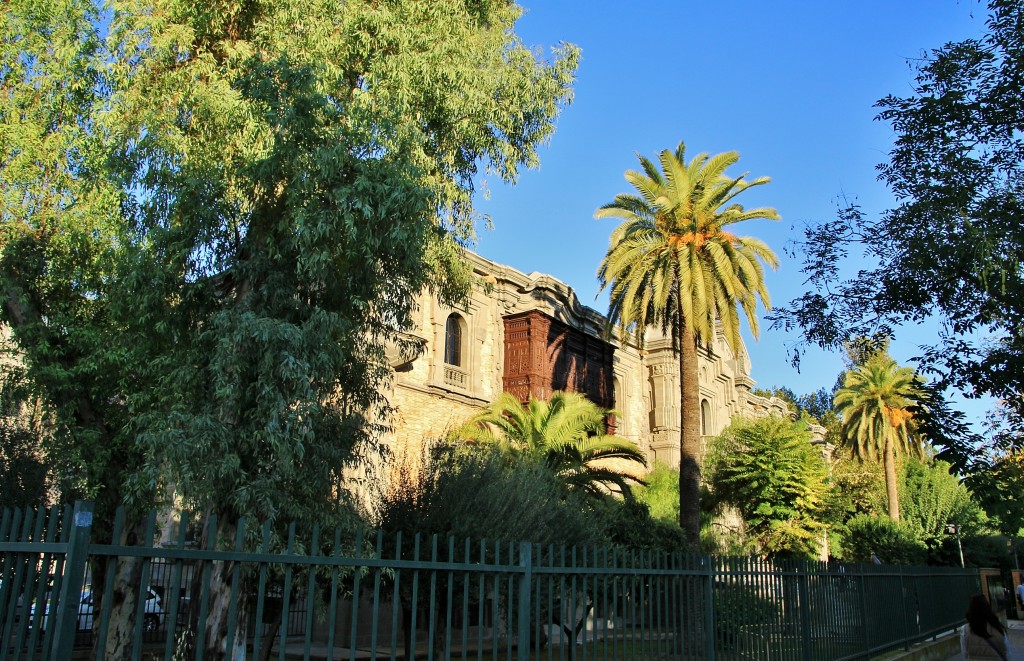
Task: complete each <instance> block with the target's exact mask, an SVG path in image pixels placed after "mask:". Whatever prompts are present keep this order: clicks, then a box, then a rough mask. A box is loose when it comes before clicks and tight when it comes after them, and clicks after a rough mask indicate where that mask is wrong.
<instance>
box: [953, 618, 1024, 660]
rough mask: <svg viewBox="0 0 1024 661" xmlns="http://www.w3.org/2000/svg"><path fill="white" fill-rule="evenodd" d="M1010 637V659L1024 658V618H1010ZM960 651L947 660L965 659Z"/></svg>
mask: <svg viewBox="0 0 1024 661" xmlns="http://www.w3.org/2000/svg"><path fill="white" fill-rule="evenodd" d="M1007 624H1008V625H1009V630H1010V631H1009V634H1008V638H1009V639H1010V661H1022V660H1024V620H1010V621H1009V622H1007ZM963 658H964V657H962V656H961V655H960V651H959V650H957V653H956V654H954V655H952V656H949V657H946V659H945V661H963Z"/></svg>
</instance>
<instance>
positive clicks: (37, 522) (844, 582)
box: [0, 503, 980, 661]
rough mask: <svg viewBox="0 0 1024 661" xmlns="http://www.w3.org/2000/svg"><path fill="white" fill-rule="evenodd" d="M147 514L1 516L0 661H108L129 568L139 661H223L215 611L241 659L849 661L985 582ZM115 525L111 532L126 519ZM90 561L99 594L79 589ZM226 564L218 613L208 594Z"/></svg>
mask: <svg viewBox="0 0 1024 661" xmlns="http://www.w3.org/2000/svg"><path fill="white" fill-rule="evenodd" d="M155 521H156V517H155V514H153V515H151V516H150V518H149V520H148V522H147V523H146V525H145V526H144V527H145V533H144V534H143V535H142V538H141V539H137V540H134V542H135V543H133V544H131V545H124V546H116V545H103V544H97V543H94V541H93V540H92V538H91V537H92V528H93V524H94V522H93V520H92V515H91V507H90V505H89V503H79V504H77V505H76V507H75V508H74V510H72V509H70V508H68V509H64V510H58V509H56V508H54V509H51V510H48V511H38V512H37V511H32V510H25V511H20V510H6V511H5V512H4V514H3V518H2V520H0V581H2V582H0V657H2V658H4V659H61V660H63V659H69V658H73V657H75V656H78V657H80V658H99V659H102V658H104V656H105V654H104V652H103V651H102V650H104V649H106V647H105V646H106V645H108V644H111V643H112V641H111V640H110V639H108V631H109V628H110V624H111V623H110V621H109V609H105V608H100V609H99V610H100V612H97V613H93V612H92V602H93V600H94V597H102V600H103V602H104V603H108V604H109V603H110V602H111V599H113V598H114V594H115V587H116V586H115V578H114V576H115V573H116V571H115V570H118V569H121V568H123V567H124V566H126V565H132V566H134V567H135V569H136V572H135V574H133V575H134V576H136V577H137V580H138V585H136V586H134V587H135V588H137V593H138V595H137V597H136V599H135V602H134V607H133V608H132V610H133V611H134V613H135V617H134V626H133V628H132V629H131V637H130V642H129V643H127V644H129V645H130V655H131V658H135V659H203V658H206V659H210V658H225V656H226V655H225V654H223V653H221V654H216V653H208V652H204V648H206V647H207V646H208V645H207V643H208V642H209V639H208V638H207V636H208V635H211V633H210V632H208V631H207V629H208V627H207V626H206V623H207V622H209V621H211V620H212V619H214V618H215V616H223V617H222V618H221V619H222V620H223V625H222V626H223V630H224V631H226V632H227V635H226V639H227V640H229V641H233V642H234V645H233V647H234V649H235V650H236V651H237V654H236V656H238V655H244V656H245V658H249V659H261V658H274V659H282V660H283V659H349V660H355V659H360V660H362V659H408V658H420V659H438V660H440V659H464V660H468V659H509V660H512V659H515V660H517V661H527V660H528V659H529V660H541V659H546V660H549V661H550V660H554V659H558V660H559V661H563V660H566V659H569V660H572V661H576V660H579V661H585V660H591V659H592V660H594V661H598V660H601V661H607V660H609V659H613V660H618V659H780V660H785V659H793V660H799V661H805V660H818V659H822V660H824V659H860V658H869V657H870V656H871V655H872V654H876V653H879V652H882V651H885V650H888V649H894V648H900V647H908V646H909V645H911V644H912V643H914V642H917V641H919V640H923V639H926V638H928V637H931V636H934V635H936V634H938V633H940V632H943V631H948V630H950V629H952V628H954V627H955V626H957V625H959V624H960V623H961V622H962V613H963V610H964V606H965V603H966V600H967V597H968V596H969V595H970V594H973V593H976V592H978V591H979V590H980V579H979V574H978V571H977V570H970V569H968V570H962V569H955V568H932V567H912V568H907V567H890V566H875V565H846V566H843V565H839V564H830V565H825V564H822V563H814V562H807V561H792V562H780V561H767V560H761V559H755V558H712V557H709V556H693V555H690V556H687V555H682V554H674V555H669V554H656V553H651V552H640V551H625V550H622V549H612V548H601V549H597V548H567V547H540V546H537V545H533V544H530V543H523V542H516V543H507V542H487V541H480V540H456V539H453V538H448V539H445V538H440V537H437V536H434V537H429V538H424V537H420V536H403V535H402V534H397V535H384V534H383V533H380V532H372V533H369V532H367V533H359V534H356V535H355V536H350V537H346V538H343V536H342V535H341V534H340V533H339V532H332V533H330V534H325V533H324V532H323V531H320V530H315V529H314V530H312V531H309V533H308V535H307V536H305V537H300V536H299V534H298V532H297V531H296V529H295V527H294V526H292V527H291V529H290V530H289V533H288V536H287V543H286V545H285V548H283V549H282V550H280V551H278V552H271V551H270V547H269V541H270V529H269V527H268V526H263V527H262V528H261V529H258V530H257V533H258V534H257V536H258V537H259V538H260V539H261V542H260V543H259V544H256V545H255V547H253V548H245V547H244V545H243V543H242V541H241V540H243V539H245V535H244V528H245V524H244V522H240V523H239V526H238V533H237V535H236V537H235V539H233V540H223V541H224V543H223V544H221V545H218V544H217V540H210V541H209V542H208V543H207V544H206V545H205V546H204V547H203V548H198V547H196V546H195V545H194V544H193V545H190V544H189V543H188V542H189V540H187V539H186V538H185V530H186V528H187V527H188V526H187V525H182V526H180V527H179V530H180V532H179V534H178V536H177V538H176V539H175V540H174V541H173V543H170V544H165V545H157V544H155V543H154V538H155ZM112 525H113V529H114V531H115V536H114V539H117V538H118V534H119V533H120V532H121V531H122V530H123V526H124V520H123V514H119V515H118V517H117V519H116V520H115V521H114V522H112ZM224 547H228V549H225V548H224ZM298 548H305V549H308V552H307V553H305V554H301V555H300V554H298V553H297V552H296V549H298ZM133 563H134V564H133ZM90 567H92V568H94V569H93V570H90ZM97 567H99V568H106V571H100V572H99V574H100V575H102V576H104V577H105V580H104V581H103V585H92V583H91V579H92V577H93V571H95V568H97ZM221 570H223V571H224V572H225V573H224V576H225V577H226V578H225V581H224V585H225V586H226V596H227V598H226V599H225V600H223V601H220V602H218V601H217V596H218V595H216V594H213V593H212V590H211V589H210V585H211V581H212V580H213V579H212V578H211V577H212V576H213V575H214V574H216V572H217V571H221ZM218 603H220V604H221V606H217V605H216V604H218ZM97 650H99V651H97Z"/></svg>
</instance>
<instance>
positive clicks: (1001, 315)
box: [773, 0, 1024, 405]
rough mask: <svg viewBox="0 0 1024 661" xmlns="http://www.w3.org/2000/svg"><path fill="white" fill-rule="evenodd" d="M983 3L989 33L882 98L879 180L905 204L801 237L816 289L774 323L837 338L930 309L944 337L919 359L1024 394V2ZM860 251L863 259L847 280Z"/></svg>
mask: <svg viewBox="0 0 1024 661" xmlns="http://www.w3.org/2000/svg"><path fill="white" fill-rule="evenodd" d="M988 10H989V17H988V21H987V23H986V25H987V31H986V32H985V34H984V35H983V36H982V37H980V38H978V39H967V40H964V41H961V42H951V43H948V44H946V45H945V46H942V47H941V48H938V49H936V50H933V51H932V52H931V53H928V54H927V55H926V57H925V58H924V59H923V61H922V62H921V63H920V64H919V65H918V67H917V76H916V78H915V80H914V83H913V87H914V91H913V93H912V94H910V95H908V96H894V95H893V96H887V97H886V98H884V99H882V100H881V101H879V103H878V106H879V107H880V108H881V112H880V114H879V119H881V120H883V121H887V122H889V123H891V125H892V127H893V130H894V132H895V135H896V143H895V146H894V148H893V150H892V152H891V153H890V157H889V161H888V162H887V163H884V164H882V165H880V166H879V170H880V178H881V179H882V180H883V181H884V182H885V183H886V184H888V186H889V187H890V188H891V190H892V191H893V193H894V194H895V195H896V197H897V199H898V204H897V206H895V207H894V208H893V209H890V210H889V211H887V212H885V213H883V214H881V215H880V216H879V217H877V218H871V217H868V216H867V215H865V214H864V213H863V212H862V211H861V209H860V208H858V207H857V206H856V205H855V204H850V205H846V204H844V205H843V207H842V208H841V210H840V213H839V214H838V216H837V217H836V218H835V219H833V220H830V221H825V222H821V223H817V224H814V225H812V226H810V227H808V228H807V230H806V232H805V237H804V241H803V242H802V245H801V246H800V248H801V250H802V251H803V254H804V255H805V260H804V273H805V274H806V275H807V276H808V281H809V284H810V285H811V290H810V291H809V292H808V293H806V294H804V295H803V296H802V297H800V298H798V299H796V300H794V301H792V302H791V303H790V304H789V305H788V306H787V307H786V308H783V309H781V310H778V311H776V313H774V316H773V323H774V325H775V326H777V327H783V328H787V329H788V328H799V329H801V330H802V331H803V333H804V337H805V339H806V341H807V342H810V343H813V344H817V345H820V346H822V347H832V348H837V347H839V346H840V345H841V344H842V343H843V341H844V340H847V339H849V338H852V337H856V336H874V335H884V336H889V335H892V334H894V333H895V332H896V331H897V329H898V327H899V326H900V325H901V324H906V323H910V324H917V323H919V322H921V321H922V320H923V319H925V318H927V317H930V316H934V317H935V319H937V321H938V322H939V325H940V329H941V330H940V335H939V337H938V338H937V341H936V342H935V343H934V344H933V346H932V347H931V348H930V349H929V350H927V351H926V352H925V355H924V358H925V362H926V364H927V365H928V366H930V367H931V368H932V369H934V370H937V371H938V372H940V373H941V374H942V376H943V381H944V383H945V384H949V385H954V386H959V387H961V388H963V389H965V390H966V391H968V392H971V393H974V394H985V393H988V394H991V395H994V396H996V397H1000V398H1007V399H1012V400H1013V401H1014V402H1016V403H1017V404H1018V405H1019V399H1018V396H1019V394H1020V393H1021V392H1024V380H1022V375H1024V332H1022V331H1021V327H1020V324H1019V320H1020V319H1021V317H1022V314H1024V225H1022V224H1021V222H1020V218H1021V215H1022V203H1024V195H1022V194H1024V190H1022V186H1024V167H1022V165H1024V134H1022V133H1021V130H1020V127H1021V126H1022V125H1024V98H1022V96H1021V94H1020V80H1021V77H1022V76H1024V2H1021V0H989V2H988ZM847 258H850V259H849V260H847ZM853 260H856V265H857V269H859V270H857V271H856V273H855V274H854V275H853V276H852V277H847V276H846V275H845V273H846V271H845V266H846V265H847V264H848V263H850V262H852V261H853ZM865 262H867V266H865V265H864V264H865ZM797 357H798V356H797Z"/></svg>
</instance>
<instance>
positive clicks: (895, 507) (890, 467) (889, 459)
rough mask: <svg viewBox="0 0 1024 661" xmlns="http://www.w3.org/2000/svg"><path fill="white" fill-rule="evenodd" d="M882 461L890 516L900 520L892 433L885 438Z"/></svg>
mask: <svg viewBox="0 0 1024 661" xmlns="http://www.w3.org/2000/svg"><path fill="white" fill-rule="evenodd" d="M882 463H883V464H884V465H885V497H886V500H887V501H888V505H889V518H890V519H892V520H893V521H899V520H900V496H899V492H898V491H897V487H896V480H897V476H896V453H895V452H894V451H893V447H892V436H891V434H890V435H889V436H888V437H887V438H886V439H885V449H884V451H883V457H882Z"/></svg>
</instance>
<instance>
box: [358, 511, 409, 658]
mask: <svg viewBox="0 0 1024 661" xmlns="http://www.w3.org/2000/svg"><path fill="white" fill-rule="evenodd" d="M401 559H402V531H401V530H399V531H398V532H396V533H395V560H401ZM401 609H402V572H401V570H400V569H397V568H396V569H395V580H394V585H393V586H392V590H391V658H392V659H394V658H395V652H396V651H397V649H398V630H399V629H398V618H399V616H400V615H401V612H400V611H401ZM352 647H355V641H352Z"/></svg>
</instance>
